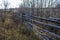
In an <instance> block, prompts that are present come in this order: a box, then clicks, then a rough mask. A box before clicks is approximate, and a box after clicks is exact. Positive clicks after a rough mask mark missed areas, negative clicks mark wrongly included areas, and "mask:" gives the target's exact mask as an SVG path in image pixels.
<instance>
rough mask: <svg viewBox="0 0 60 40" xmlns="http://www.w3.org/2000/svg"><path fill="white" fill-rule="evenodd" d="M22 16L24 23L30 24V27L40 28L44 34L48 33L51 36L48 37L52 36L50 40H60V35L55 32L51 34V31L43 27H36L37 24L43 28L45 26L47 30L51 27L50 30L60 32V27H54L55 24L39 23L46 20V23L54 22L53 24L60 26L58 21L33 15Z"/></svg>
mask: <svg viewBox="0 0 60 40" xmlns="http://www.w3.org/2000/svg"><path fill="white" fill-rule="evenodd" d="M22 16H23V19H24V21H26V22H28V24H29V26H32V28H33V26H34V25H35V26H36V27H37V28H39V29H40V30H42V31H43V32H46V33H48V34H49V35H48V36H51V37H50V39H52V36H53V39H59V40H60V35H59V34H60V33H59V34H56V33H54V32H50V31H49V30H46V29H44V28H43V27H40V26H38V25H36V24H39V25H42V26H43V25H44V26H45V27H46V28H47V27H49V28H53V29H54V30H58V31H60V25H53V24H50V23H45V22H41V21H39V20H44V21H48V22H53V23H56V24H60V21H58V19H52V18H42V17H38V16H32V15H30V16H29V15H26V14H24V15H22ZM35 18H37V19H39V20H37V19H35ZM35 23H36V24H35ZM39 32H40V31H39ZM43 35H44V34H43ZM46 36H47V35H46ZM54 37H55V38H54Z"/></svg>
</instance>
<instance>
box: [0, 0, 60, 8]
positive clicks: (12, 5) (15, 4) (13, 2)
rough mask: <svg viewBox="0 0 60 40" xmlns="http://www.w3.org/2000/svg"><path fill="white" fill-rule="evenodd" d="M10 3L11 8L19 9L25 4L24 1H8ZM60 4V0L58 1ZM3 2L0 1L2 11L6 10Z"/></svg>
mask: <svg viewBox="0 0 60 40" xmlns="http://www.w3.org/2000/svg"><path fill="white" fill-rule="evenodd" d="M8 1H9V8H17V7H19V5H20V4H21V3H23V1H22V0H8ZM58 1H59V2H60V0H58ZM2 4H3V0H0V9H1V8H4V6H3V5H2Z"/></svg>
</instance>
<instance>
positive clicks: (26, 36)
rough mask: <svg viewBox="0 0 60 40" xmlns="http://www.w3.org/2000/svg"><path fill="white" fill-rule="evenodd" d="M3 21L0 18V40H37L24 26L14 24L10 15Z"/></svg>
mask: <svg viewBox="0 0 60 40" xmlns="http://www.w3.org/2000/svg"><path fill="white" fill-rule="evenodd" d="M4 20H5V21H4V22H3V21H2V16H0V40H39V38H37V37H36V36H35V35H34V34H33V33H31V32H29V31H28V29H27V27H26V26H25V25H23V24H20V23H16V22H14V20H12V16H11V13H9V14H7V15H6V18H5V19H4Z"/></svg>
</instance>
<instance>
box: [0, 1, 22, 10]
mask: <svg viewBox="0 0 60 40" xmlns="http://www.w3.org/2000/svg"><path fill="white" fill-rule="evenodd" d="M8 2H9V6H8V7H9V8H17V7H19V5H20V4H21V3H22V0H8ZM1 8H4V6H3V0H0V9H1Z"/></svg>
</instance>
